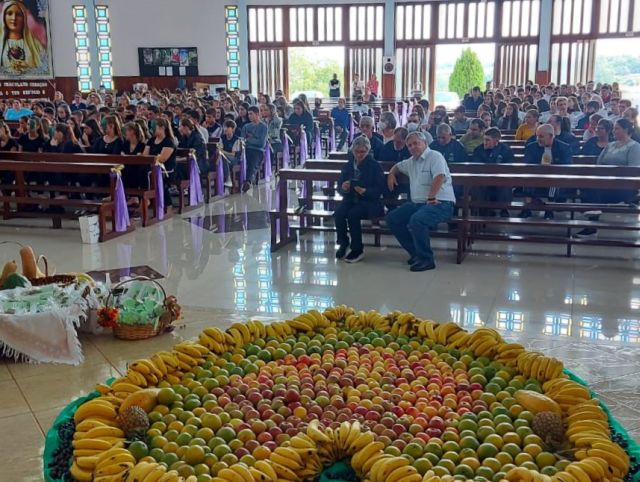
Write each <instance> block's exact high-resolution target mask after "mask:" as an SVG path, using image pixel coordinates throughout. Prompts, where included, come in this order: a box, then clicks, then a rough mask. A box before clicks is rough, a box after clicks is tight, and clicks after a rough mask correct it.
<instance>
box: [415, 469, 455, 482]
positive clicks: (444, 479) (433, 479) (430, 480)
mask: <svg viewBox="0 0 640 482" xmlns="http://www.w3.org/2000/svg"><path fill="white" fill-rule="evenodd" d="M453 480H454V479H453V475H443V476H438V475H436V473H435V472H434V471H433V470H427V471H426V473H425V474H424V475H423V476H422V482H453Z"/></svg>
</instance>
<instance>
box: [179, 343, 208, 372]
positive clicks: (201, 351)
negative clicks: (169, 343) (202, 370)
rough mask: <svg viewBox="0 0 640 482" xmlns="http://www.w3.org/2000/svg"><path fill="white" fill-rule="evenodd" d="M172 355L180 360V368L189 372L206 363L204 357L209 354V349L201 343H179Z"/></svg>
mask: <svg viewBox="0 0 640 482" xmlns="http://www.w3.org/2000/svg"><path fill="white" fill-rule="evenodd" d="M172 353H173V355H174V356H175V357H176V358H177V359H178V368H179V369H180V370H183V371H187V372H188V371H190V370H191V369H192V368H193V367H195V366H197V365H202V364H203V363H204V362H205V361H206V360H205V358H204V357H205V356H207V355H208V354H209V349H208V348H207V347H205V346H204V345H200V344H199V343H192V342H187V341H185V342H181V343H178V344H177V345H176V346H175V347H174V348H173V351H172Z"/></svg>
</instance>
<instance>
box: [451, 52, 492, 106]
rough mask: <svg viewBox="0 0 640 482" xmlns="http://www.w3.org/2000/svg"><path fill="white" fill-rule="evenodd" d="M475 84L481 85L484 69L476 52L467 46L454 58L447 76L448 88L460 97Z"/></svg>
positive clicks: (482, 83)
mask: <svg viewBox="0 0 640 482" xmlns="http://www.w3.org/2000/svg"><path fill="white" fill-rule="evenodd" d="M476 85H477V86H479V87H483V85H484V70H483V68H482V64H481V63H480V59H479V58H478V56H477V55H476V53H475V52H474V51H473V50H471V49H470V48H468V49H465V50H463V51H462V54H461V55H460V57H459V58H458V60H456V64H455V65H454V67H453V72H452V73H451V77H449V90H450V91H451V92H456V93H457V94H458V95H459V96H460V98H461V99H462V97H463V96H464V94H466V93H467V92H469V89H471V88H472V87H475V86H476Z"/></svg>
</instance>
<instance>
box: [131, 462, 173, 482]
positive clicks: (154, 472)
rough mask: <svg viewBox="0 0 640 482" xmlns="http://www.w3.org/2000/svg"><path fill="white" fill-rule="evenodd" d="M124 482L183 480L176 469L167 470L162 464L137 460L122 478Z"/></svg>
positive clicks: (170, 481) (171, 481)
mask: <svg viewBox="0 0 640 482" xmlns="http://www.w3.org/2000/svg"><path fill="white" fill-rule="evenodd" d="M122 480H123V481H124V482H161V481H162V482H183V481H184V480H185V479H184V477H181V476H180V475H179V474H178V472H177V471H176V470H168V469H167V467H166V466H165V465H164V464H159V463H157V462H146V461H142V460H141V461H139V462H138V463H137V464H136V465H135V466H134V467H133V468H132V469H131V470H129V472H128V473H126V474H125V476H124V478H123V479H122Z"/></svg>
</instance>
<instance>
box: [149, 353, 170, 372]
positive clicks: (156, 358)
mask: <svg viewBox="0 0 640 482" xmlns="http://www.w3.org/2000/svg"><path fill="white" fill-rule="evenodd" d="M151 361H152V362H153V364H154V365H155V366H157V367H158V370H160V373H162V376H163V377H164V376H165V375H166V374H167V373H169V367H167V364H166V363H165V362H164V360H163V359H162V357H161V356H160V355H158V354H157V353H156V354H154V355H151Z"/></svg>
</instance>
